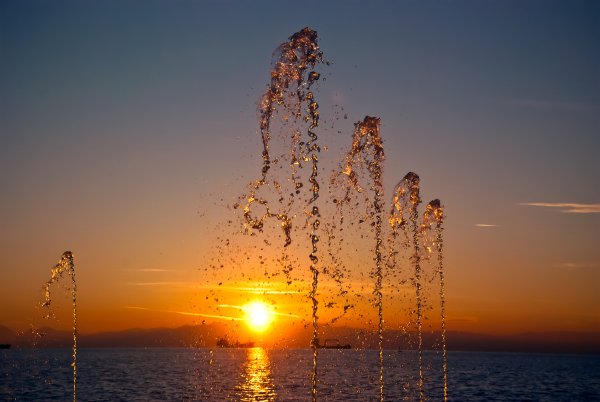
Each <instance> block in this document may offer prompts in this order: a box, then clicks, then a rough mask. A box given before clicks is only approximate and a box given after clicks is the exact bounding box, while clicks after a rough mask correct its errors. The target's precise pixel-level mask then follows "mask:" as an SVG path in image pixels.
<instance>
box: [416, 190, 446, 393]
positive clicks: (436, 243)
mask: <svg viewBox="0 0 600 402" xmlns="http://www.w3.org/2000/svg"><path fill="white" fill-rule="evenodd" d="M443 223H444V209H443V207H442V204H441V202H440V200H438V199H435V200H432V201H430V202H429V204H427V207H426V208H425V212H424V213H423V223H422V225H421V230H422V232H423V238H424V244H425V245H426V248H427V251H428V252H429V253H436V254H437V267H436V271H435V273H436V274H437V275H438V277H439V286H440V318H441V327H442V369H443V381H444V401H445V400H447V399H448V380H447V372H448V364H447V360H446V300H445V294H444V254H443V251H444V240H443V236H442V233H443V230H444V227H443ZM431 232H433V233H431Z"/></svg>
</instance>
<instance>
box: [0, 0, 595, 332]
mask: <svg viewBox="0 0 600 402" xmlns="http://www.w3.org/2000/svg"><path fill="white" fill-rule="evenodd" d="M598 16H600V6H599V5H598V3H597V2H593V1H543V2H542V1H486V2H480V1H455V2H429V1H425V2H415V1H398V2H383V1H373V2H368V3H367V2H359V1H344V2H341V1H331V2H326V3H324V2H311V1H308V2H302V3H297V2H274V1H273V2H271V1H265V2H246V1H222V2H217V1H174V2H167V1H144V2H140V1H104V2H76V1H52V2H50V1H6V0H4V1H1V2H0V139H1V142H2V146H0V188H1V189H2V197H0V269H1V272H2V281H0V303H1V304H2V305H3V306H5V307H4V308H3V309H2V310H1V311H0V325H6V326H9V327H11V328H14V329H23V328H27V327H28V326H29V325H32V324H34V325H40V324H43V322H42V321H41V319H40V317H41V312H40V311H39V308H36V306H37V304H38V302H39V301H40V300H41V298H42V297H43V294H42V285H43V284H44V282H46V281H47V280H48V279H49V275H50V268H51V267H52V266H53V265H54V264H55V263H56V262H57V261H58V259H59V258H60V256H61V254H62V252H63V251H65V250H71V251H73V252H74V255H75V266H76V278H77V291H78V314H79V328H80V331H82V332H93V331H101V330H119V329H125V328H130V327H144V328H150V327H156V326H177V325H183V324H186V323H191V322H198V320H199V319H206V320H210V319H211V317H208V315H212V314H214V307H215V305H216V304H218V303H225V304H226V302H224V301H223V300H221V301H220V302H217V301H215V300H213V299H216V297H213V296H214V292H213V293H211V291H213V290H214V289H213V287H216V286H218V285H215V283H216V282H217V281H218V282H221V280H219V276H222V277H223V278H224V279H223V280H225V281H226V280H227V279H228V278H231V277H232V276H234V274H233V268H231V271H227V270H228V269H229V268H225V271H224V272H225V273H223V272H220V273H216V274H215V273H214V272H212V271H211V269H208V268H207V267H209V266H210V265H211V264H212V262H213V261H214V258H213V257H210V256H211V255H213V256H214V253H215V250H216V251H219V250H221V249H220V248H219V247H215V244H219V241H220V240H219V239H216V237H218V236H217V235H218V234H219V233H223V231H226V230H229V229H223V226H222V224H223V222H227V221H228V220H230V219H232V216H233V212H232V209H231V208H228V207H227V206H230V205H232V204H233V203H235V201H236V199H237V197H238V196H240V194H243V193H244V191H245V189H246V185H247V183H249V182H250V181H252V180H255V179H257V177H258V176H259V174H260V168H261V157H260V155H261V151H262V148H261V146H262V145H261V141H260V134H259V132H258V128H259V126H258V112H257V108H258V101H259V99H260V97H261V95H262V93H263V92H264V91H265V88H266V85H267V83H268V82H269V68H270V64H271V56H272V53H273V50H274V49H275V48H277V46H278V45H279V44H280V43H282V42H284V41H285V40H286V39H287V38H288V37H289V36H290V35H291V34H293V33H294V32H297V31H298V30H300V29H301V28H303V27H306V26H308V27H311V28H312V29H315V30H316V31H317V32H318V34H319V45H320V47H321V49H322V50H323V52H324V54H325V58H326V59H327V60H328V61H329V62H330V65H329V66H322V71H321V72H322V77H323V78H326V79H325V80H323V79H322V80H321V82H320V83H319V86H318V93H317V96H318V98H319V101H320V102H321V103H320V104H321V107H320V113H321V118H322V126H323V129H322V132H321V133H320V135H321V138H322V141H323V142H324V143H325V144H327V146H328V149H327V150H324V151H323V153H322V155H321V159H328V160H329V161H330V163H334V162H331V161H337V160H338V159H339V158H340V157H341V152H342V150H345V149H348V147H349V144H350V138H351V135H352V124H353V123H354V122H356V121H359V120H362V118H363V117H364V116H365V115H371V116H378V117H380V118H381V135H382V137H383V139H384V146H385V152H386V161H385V168H384V186H385V191H386V196H389V195H390V194H391V191H392V189H393V186H394V185H395V184H396V182H398V180H399V179H401V178H402V177H403V176H404V175H405V174H406V173H407V172H408V171H414V172H417V173H418V174H419V175H420V177H421V194H422V196H423V198H424V200H429V199H432V198H440V199H441V200H442V202H443V204H444V206H445V212H446V215H447V218H446V221H445V242H444V246H445V270H446V289H445V290H446V292H445V293H446V303H447V319H448V327H449V329H453V330H460V331H471V332H483V333H517V332H543V331H585V332H600V296H599V295H598V291H597V284H598V283H600V248H599V247H598V239H599V238H600V236H599V235H600V233H599V229H598V227H599V224H600V188H599V186H598V183H600V164H599V163H598V156H597V155H598V152H599V151H600V136H599V134H598V133H599V131H598V129H599V127H600V98H599V95H598V94H600V75H599V74H598V71H600V52H599V51H598V49H599V48H600V26H599V25H598V24H597V19H598ZM342 115H346V116H347V119H344V118H342V117H340V116H342ZM331 125H335V128H331ZM215 227H216V228H217V229H215ZM242 241H245V240H242ZM211 253H212V254H211ZM266 253H267V254H268V253H271V254H272V255H275V251H267V252H266ZM211 258H213V259H212V260H211ZM273 258H275V257H273ZM308 264H309V263H308V260H307V261H306V264H305V265H306V266H305V267H298V268H297V269H298V270H301V269H303V270H305V272H306V270H308ZM300 265H301V264H300ZM272 269H274V268H272ZM237 273H239V271H236V274H237ZM305 284H306V283H304V285H305ZM246 285H247V286H248V287H249V288H251V287H252V286H254V289H255V290H256V288H260V287H261V286H264V285H265V283H264V281H263V282H261V283H247V284H246ZM301 285H302V284H301ZM222 286H223V285H222ZM224 286H227V283H225V284H224ZM235 286H237V288H236V289H237V290H236V292H238V293H244V292H245V293H246V294H245V295H244V296H243V297H242V296H240V295H239V294H238V296H235V297H234V296H231V297H233V299H231V300H230V303H231V304H232V305H236V303H237V304H240V303H242V302H245V301H246V300H247V301H250V300H251V299H252V297H254V295H255V294H256V292H255V291H252V289H249V290H248V289H245V290H243V289H242V290H240V288H239V287H240V285H239V282H236V285H235ZM305 288H306V286H304V287H302V286H300V287H299V288H298V289H303V290H304V289H305ZM259 293H260V292H259ZM57 294H58V295H60V293H57ZM209 294H210V295H211V298H210V299H209V298H207V297H208V295H209ZM262 294H263V296H264V294H265V292H263V293H262ZM249 295H250V296H249ZM236 297H237V299H236ZM303 297H305V294H303V295H301V296H298V295H295V296H294V298H295V299H294V300H295V301H294V303H295V305H294V306H295V307H294V306H291V307H290V306H288V307H289V309H288V310H285V313H286V314H287V313H289V316H285V318H282V322H285V320H288V319H289V320H290V321H294V319H295V317H294V316H295V315H302V311H304V310H302V308H304V309H306V308H308V306H309V305H308V303H309V301H308V300H307V299H306V298H304V299H303ZM57 299H60V297H57ZM64 299H65V300H67V298H66V297H64ZM60 303H61V302H60V301H58V304H59V305H60ZM62 303H63V305H62V306H61V307H60V308H61V309H62V310H63V311H68V305H67V303H66V302H64V301H63V302H62ZM298 306H302V308H300V310H302V311H300V310H298V308H299V307H298ZM238 307H239V306H238ZM229 310H238V309H237V308H236V307H231V308H229ZM390 310H393V305H391V306H390V308H389V309H388V311H389V315H388V316H389V317H390V319H391V317H393V316H394V313H393V311H390ZM227 311H228V308H227V307H225V308H222V309H221V310H219V312H218V314H230V313H231V314H234V313H235V311H234V312H229V313H228V312H227ZM177 312H179V313H181V312H183V313H190V312H191V313H195V314H206V315H207V317H204V318H202V316H192V315H188V314H179V313H177ZM282 317H283V316H282ZM192 320H195V321H192ZM390 322H391V324H390V325H396V324H394V323H393V320H391V321H390ZM68 323H69V321H68V319H67V318H65V319H63V321H62V322H58V323H53V324H52V325H53V326H58V327H60V326H63V327H68V326H69V324H68Z"/></svg>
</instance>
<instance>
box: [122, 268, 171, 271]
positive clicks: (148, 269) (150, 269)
mask: <svg viewBox="0 0 600 402" xmlns="http://www.w3.org/2000/svg"><path fill="white" fill-rule="evenodd" d="M132 271H135V272H173V271H172V270H170V269H160V268H142V269H133V270H132Z"/></svg>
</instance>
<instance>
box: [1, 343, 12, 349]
mask: <svg viewBox="0 0 600 402" xmlns="http://www.w3.org/2000/svg"><path fill="white" fill-rule="evenodd" d="M0 349H10V343H0Z"/></svg>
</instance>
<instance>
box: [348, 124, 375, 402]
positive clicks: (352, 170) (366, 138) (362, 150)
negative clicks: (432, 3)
mask: <svg viewBox="0 0 600 402" xmlns="http://www.w3.org/2000/svg"><path fill="white" fill-rule="evenodd" d="M384 159H385V155H384V152H383V145H382V141H381V134H380V119H379V118H377V117H371V116H366V117H365V118H364V120H363V121H362V122H358V123H356V124H355V125H354V134H353V136H352V148H351V149H350V151H349V152H348V154H347V155H346V161H345V167H344V170H343V173H344V174H345V175H346V176H347V177H348V185H347V188H346V196H345V197H344V199H343V200H342V201H341V202H340V203H341V204H343V203H345V202H348V201H349V200H350V198H349V195H350V192H351V191H356V192H359V193H360V192H363V191H364V189H363V188H362V187H361V185H360V184H359V177H360V174H359V172H358V169H366V171H367V172H368V176H369V178H370V184H369V187H370V188H369V190H371V192H372V193H373V198H372V204H371V208H372V211H373V212H372V214H373V215H374V219H375V221H374V224H375V267H374V269H373V270H372V271H371V273H370V274H371V277H373V278H374V280H375V289H374V291H373V294H374V296H375V304H376V305H377V315H378V327H377V344H378V348H379V397H380V399H382V400H383V294H382V285H383V271H382V263H383V261H382V246H383V240H382V225H381V224H382V217H381V215H382V204H381V203H382V198H383V183H382V173H383V161H384Z"/></svg>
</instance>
